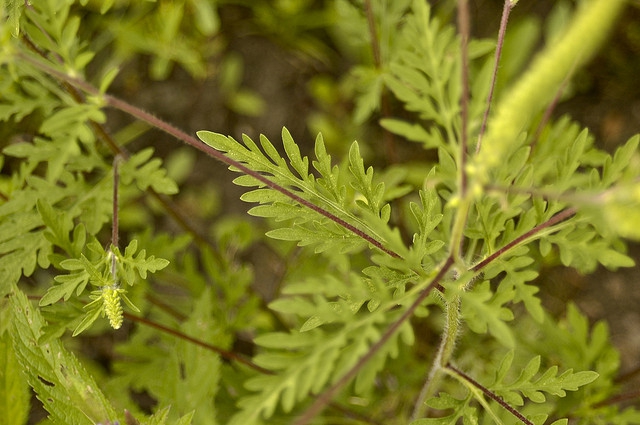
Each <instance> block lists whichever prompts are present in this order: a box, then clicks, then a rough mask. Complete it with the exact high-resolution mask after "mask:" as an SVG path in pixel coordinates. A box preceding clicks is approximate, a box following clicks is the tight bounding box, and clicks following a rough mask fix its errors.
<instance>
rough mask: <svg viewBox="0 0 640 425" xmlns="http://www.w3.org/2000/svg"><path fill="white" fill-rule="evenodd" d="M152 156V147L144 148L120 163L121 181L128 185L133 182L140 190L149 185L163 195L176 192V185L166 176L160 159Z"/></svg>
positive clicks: (145, 188)
mask: <svg viewBox="0 0 640 425" xmlns="http://www.w3.org/2000/svg"><path fill="white" fill-rule="evenodd" d="M152 156H153V148H146V149H143V150H141V151H140V152H137V153H136V154H134V155H132V156H131V157H130V158H129V159H128V160H127V161H125V162H124V163H123V164H122V165H120V168H119V170H120V179H121V181H122V183H123V184H125V185H128V184H131V183H132V182H135V183H136V186H138V188H139V189H140V190H147V188H149V187H150V188H152V189H153V190H154V191H156V192H158V193H162V194H165V195H174V194H176V193H178V185H177V184H176V183H175V182H174V181H173V180H172V179H171V178H170V177H168V176H167V170H165V169H164V168H161V166H162V161H161V160H160V159H159V158H152Z"/></svg>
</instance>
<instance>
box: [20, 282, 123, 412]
mask: <svg viewBox="0 0 640 425" xmlns="http://www.w3.org/2000/svg"><path fill="white" fill-rule="evenodd" d="M11 305H12V308H13V327H14V331H13V332H12V336H13V345H14V347H15V352H16V356H17V358H18V361H19V362H20V364H21V365H22V368H23V369H24V370H26V371H29V373H27V379H28V381H29V385H30V386H31V387H32V388H33V389H34V390H35V391H36V394H37V395H38V398H39V400H40V401H41V402H42V403H43V404H44V405H45V406H46V409H47V411H48V412H49V414H50V419H51V420H52V421H53V422H54V423H60V424H95V423H99V422H105V421H115V420H116V418H117V415H116V412H115V410H114V408H113V406H111V404H110V403H109V402H108V401H107V399H106V398H105V396H104V395H103V394H102V392H101V391H100V389H99V387H98V385H97V384H96V382H95V381H94V379H93V378H92V377H91V376H90V375H89V374H88V373H87V371H86V370H85V369H84V368H83V367H82V365H81V364H80V362H79V361H78V359H77V358H76V357H75V356H74V355H73V354H72V353H70V352H69V351H67V350H66V349H65V348H64V346H63V345H62V343H61V342H60V341H52V342H49V343H47V344H39V343H38V337H39V336H40V333H41V332H42V327H43V326H44V320H43V318H42V316H41V315H40V312H39V311H38V310H37V309H33V307H31V305H30V303H29V301H28V300H27V297H26V296H25V295H24V294H22V293H20V292H16V293H14V294H13V295H11Z"/></svg>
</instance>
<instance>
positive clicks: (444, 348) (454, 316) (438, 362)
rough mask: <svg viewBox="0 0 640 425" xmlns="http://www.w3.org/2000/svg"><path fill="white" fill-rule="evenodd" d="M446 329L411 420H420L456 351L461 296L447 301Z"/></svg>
mask: <svg viewBox="0 0 640 425" xmlns="http://www.w3.org/2000/svg"><path fill="white" fill-rule="evenodd" d="M445 310H446V314H445V327H444V331H443V333H442V339H441V340H440V347H439V348H438V352H437V354H436V358H435V359H434V360H433V364H432V365H431V369H430V370H429V374H428V375H427V379H426V381H425V383H424V385H423V386H422V389H421V390H420V394H419V395H418V398H417V399H416V402H415V404H414V406H413V413H412V414H411V420H412V421H413V420H416V419H418V418H420V417H421V416H422V414H423V411H424V403H425V401H426V400H427V399H428V398H430V397H432V396H433V395H434V394H435V392H436V391H437V389H438V387H439V386H440V381H441V380H442V368H443V367H444V366H446V365H447V364H448V363H449V360H451V356H452V355H453V351H454V349H455V345H456V340H457V338H458V334H459V333H460V296H455V297H454V299H452V300H450V301H446V308H445Z"/></svg>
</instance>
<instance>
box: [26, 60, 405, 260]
mask: <svg viewBox="0 0 640 425" xmlns="http://www.w3.org/2000/svg"><path fill="white" fill-rule="evenodd" d="M16 56H17V57H19V58H20V59H22V60H24V61H25V62H29V63H31V64H32V65H34V66H36V67H37V68H39V69H41V70H42V71H45V72H47V73H49V74H51V75H53V76H54V77H55V78H57V79H59V80H62V81H66V82H68V83H69V84H72V85H73V86H75V87H77V88H79V89H81V90H83V91H85V92H87V93H89V94H91V95H94V96H100V97H101V98H102V99H103V100H104V101H105V102H106V103H107V105H109V106H111V107H113V108H115V109H119V110H121V111H122V112H125V113H127V114H129V115H131V116H133V117H135V118H137V119H139V120H141V121H143V122H146V123H147V124H149V125H151V126H152V127H155V128H157V129H159V130H161V131H163V132H165V133H167V134H169V135H171V136H173V137H175V138H176V139H178V140H180V141H182V142H184V143H185V144H187V145H189V146H192V147H194V148H195V149H197V150H199V151H201V152H203V153H205V154H207V155H209V156H211V157H213V158H215V159H217V160H219V161H221V162H223V163H225V164H227V165H229V166H231V167H234V168H237V169H238V170H239V171H240V172H242V173H245V174H247V175H249V176H251V177H253V178H254V179H256V180H258V181H259V182H261V183H263V184H264V185H265V186H267V187H268V188H270V189H273V190H275V191H276V192H279V193H281V194H283V195H284V196H286V197H288V198H289V199H291V200H293V201H295V202H297V203H298V204H300V205H303V206H305V207H307V208H309V209H311V210H313V211H314V212H316V213H318V214H320V215H322V216H323V217H325V218H328V219H329V220H331V221H333V222H334V223H336V224H337V225H339V226H341V227H344V228H345V229H347V230H349V231H350V232H351V233H353V234H355V235H356V236H358V237H359V238H361V239H364V240H365V241H367V242H369V243H370V244H371V245H373V246H375V247H376V248H378V249H379V250H381V251H382V252H384V253H386V254H388V255H389V256H391V257H394V258H400V255H398V254H397V253H396V252H394V251H393V250H391V249H389V248H387V247H386V246H384V244H383V242H381V241H379V240H378V239H376V238H375V237H373V236H371V235H369V234H368V233H366V232H364V231H362V230H360V229H358V228H357V227H355V226H354V225H352V224H350V223H348V222H346V221H345V220H343V219H341V218H340V217H338V216H336V215H334V214H332V213H331V212H329V211H327V210H325V209H324V208H322V207H319V206H317V205H315V204H314V203H312V202H310V201H307V200H306V199H304V198H302V197H300V196H298V195H296V194H295V193H294V192H292V191H291V190H289V189H287V188H286V187H284V186H280V185H279V184H277V183H274V182H273V181H271V180H269V179H268V178H267V177H266V176H264V175H262V174H260V173H258V172H255V171H253V170H252V169H250V168H249V167H247V166H246V165H245V164H243V163H241V162H238V161H235V160H233V159H231V158H229V157H227V156H226V155H224V154H223V153H221V152H219V151H217V150H215V149H214V148H212V147H211V146H209V145H207V144H205V143H203V142H201V141H200V140H198V139H196V138H195V137H193V136H190V135H188V134H187V133H185V132H183V131H182V130H179V129H178V128H176V127H174V126H172V125H171V124H169V123H167V122H165V121H162V120H161V119H159V118H157V117H155V116H153V115H151V114H149V113H148V112H146V111H143V110H142V109H140V108H137V107H135V106H133V105H131V104H129V103H127V102H125V101H123V100H120V99H118V98H116V97H114V96H111V95H108V94H102V93H100V92H99V91H98V89H96V88H95V87H93V86H92V85H91V84H89V83H87V82H86V81H84V80H81V79H79V78H74V77H71V76H69V75H67V74H65V73H63V72H60V71H58V70H56V69H55V68H53V67H51V66H49V65H48V64H46V63H43V62H42V61H39V60H36V59H34V58H32V57H30V56H28V55H25V54H22V53H17V54H16Z"/></svg>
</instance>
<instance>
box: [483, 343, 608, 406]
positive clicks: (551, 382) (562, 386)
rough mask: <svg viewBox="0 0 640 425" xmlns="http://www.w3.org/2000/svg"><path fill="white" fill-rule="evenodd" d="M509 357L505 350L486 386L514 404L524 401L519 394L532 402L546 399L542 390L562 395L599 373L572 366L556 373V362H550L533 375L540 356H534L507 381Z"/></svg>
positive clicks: (509, 364) (590, 380) (538, 364)
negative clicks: (493, 377)
mask: <svg viewBox="0 0 640 425" xmlns="http://www.w3.org/2000/svg"><path fill="white" fill-rule="evenodd" d="M513 358H514V353H513V351H509V352H507V354H506V355H505V357H504V358H503V360H502V363H501V365H500V367H499V368H498V370H497V372H496V375H495V381H494V383H493V384H492V385H490V386H489V387H490V388H491V390H492V391H495V393H496V394H498V395H499V396H500V397H502V398H503V399H504V400H505V401H506V402H508V403H510V404H512V405H515V406H522V405H523V404H524V400H523V398H522V396H524V397H526V398H528V399H529V400H531V401H533V402H534V403H544V402H545V401H546V399H547V398H546V396H545V394H544V393H547V394H550V395H555V396H558V397H565V396H566V395H567V393H566V392H567V391H577V390H578V389H579V388H580V387H582V386H585V385H587V384H589V383H591V382H593V381H594V380H596V379H597V378H598V376H599V374H598V373H596V372H593V371H583V372H575V373H574V372H573V369H568V370H566V371H565V372H563V373H562V374H560V375H558V367H557V366H551V367H550V368H548V369H547V370H545V371H544V372H543V373H542V375H540V376H537V375H538V372H539V370H540V364H541V357H540V356H536V357H534V358H532V359H531V360H530V361H529V362H528V363H527V365H526V366H525V367H524V368H522V370H521V371H520V374H519V376H518V377H517V378H516V379H515V380H514V381H513V382H511V383H510V384H507V383H505V382H504V380H505V378H506V377H507V375H508V370H509V368H510V367H511V364H512V361H513ZM536 376H537V377H536ZM520 394H522V396H521V395H520Z"/></svg>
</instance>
